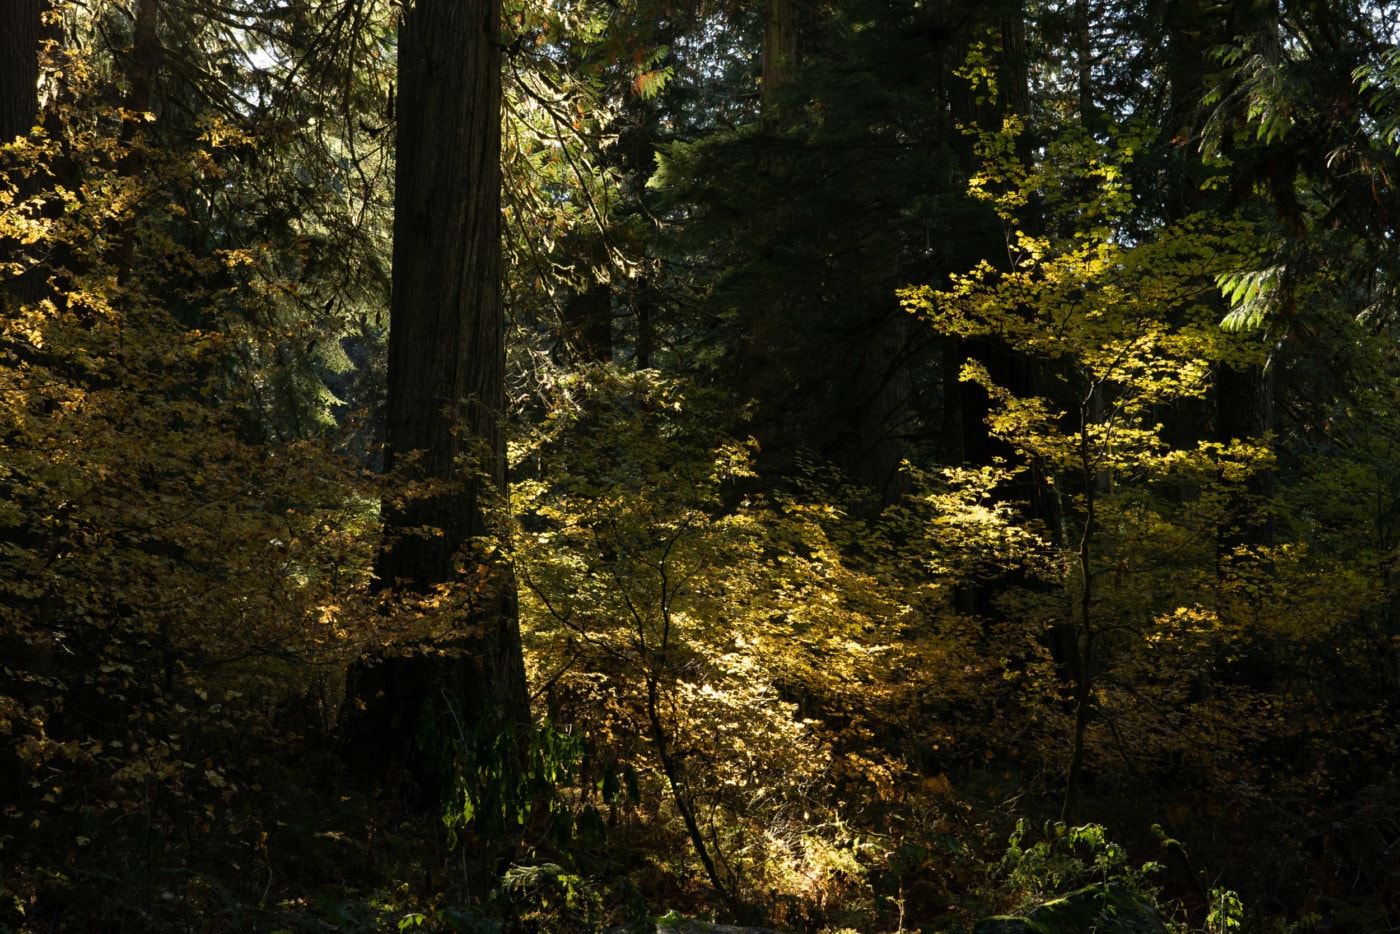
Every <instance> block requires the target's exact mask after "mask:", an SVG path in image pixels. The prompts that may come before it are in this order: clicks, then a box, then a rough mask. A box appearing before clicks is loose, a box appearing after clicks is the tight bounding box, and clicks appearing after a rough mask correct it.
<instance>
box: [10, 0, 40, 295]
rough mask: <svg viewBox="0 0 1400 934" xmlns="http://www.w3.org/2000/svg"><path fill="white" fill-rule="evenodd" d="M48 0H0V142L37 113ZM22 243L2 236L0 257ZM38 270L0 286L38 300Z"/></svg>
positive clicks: (28, 182) (28, 190) (16, 253)
mask: <svg viewBox="0 0 1400 934" xmlns="http://www.w3.org/2000/svg"><path fill="white" fill-rule="evenodd" d="M48 8H49V4H48V0H5V2H3V3H0V143H9V142H13V141H14V140H15V138H16V137H24V136H28V135H29V131H30V130H31V129H33V128H34V124H35V122H36V121H37V119H38V117H39V47H40V44H41V43H42V42H43V40H44V35H45V33H44V24H43V17H44V12H45V11H46V10H48ZM16 168H18V169H21V172H22V170H23V166H16V165H14V164H12V163H10V161H9V160H8V159H6V160H3V161H0V175H3V174H8V173H9V172H11V171H12V170H14V169H16ZM8 181H9V182H10V183H11V184H14V185H15V186H16V187H17V188H18V192H17V196H18V198H21V199H22V198H27V197H29V196H31V195H33V194H34V193H35V191H36V190H37V187H36V185H35V179H34V177H33V176H32V175H31V176H28V177H24V176H23V175H22V174H21V175H20V177H13V178H10V179H9V180H8ZM22 253H23V247H22V246H21V244H20V243H18V242H17V241H14V240H8V239H0V260H3V261H7V262H8V261H11V260H16V259H21V258H22ZM43 286H44V282H43V276H42V274H41V273H40V271H39V270H33V271H29V272H26V273H24V274H22V275H20V276H17V277H15V278H12V279H9V280H8V281H5V282H4V284H3V289H4V291H5V292H8V293H9V295H10V296H11V297H13V298H14V299H15V300H16V301H17V302H20V303H28V302H35V301H38V300H39V298H41V297H42V296H43V292H44V288H43Z"/></svg>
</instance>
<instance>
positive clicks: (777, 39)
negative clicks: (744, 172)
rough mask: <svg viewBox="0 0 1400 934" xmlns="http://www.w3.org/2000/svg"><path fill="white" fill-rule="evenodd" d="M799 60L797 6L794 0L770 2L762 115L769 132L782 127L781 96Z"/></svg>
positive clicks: (766, 10) (765, 26)
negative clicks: (779, 96)
mask: <svg viewBox="0 0 1400 934" xmlns="http://www.w3.org/2000/svg"><path fill="white" fill-rule="evenodd" d="M796 60H797V6H796V3H795V2H794V0H767V2H766V4H765V8H764V21H763V85H762V87H760V88H759V111H760V113H761V114H762V119H763V125H764V127H765V128H766V129H769V130H775V129H778V128H779V127H780V126H781V124H782V116H781V114H780V113H779V111H780V109H781V108H780V107H779V105H778V93H779V92H780V91H781V90H782V87H783V85H784V84H786V83H787V80H788V76H789V74H790V73H791V70H792V65H793V63H794V62H795V61H796Z"/></svg>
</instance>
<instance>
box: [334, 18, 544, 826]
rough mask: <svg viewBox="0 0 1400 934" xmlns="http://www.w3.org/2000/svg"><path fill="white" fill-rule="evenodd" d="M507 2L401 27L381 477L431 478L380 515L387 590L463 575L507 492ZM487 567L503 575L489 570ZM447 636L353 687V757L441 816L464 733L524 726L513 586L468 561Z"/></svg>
mask: <svg viewBox="0 0 1400 934" xmlns="http://www.w3.org/2000/svg"><path fill="white" fill-rule="evenodd" d="M499 14H500V9H499V3H498V0H418V2H416V3H413V4H408V5H406V6H405V9H404V14H403V22H402V26H401V27H400V33H399V125H398V143H397V174H396V185H397V188H396V191H395V216H394V255H393V291H392V298H391V310H390V315H391V316H390V328H391V330H390V337H389V374H388V382H389V386H388V411H387V447H386V451H385V466H386V469H387V470H389V471H395V472H397V473H398V474H399V475H400V476H402V477H404V478H406V479H409V480H417V481H425V482H429V483H432V484H434V485H435V486H434V489H433V491H432V492H431V493H430V494H428V495H419V496H415V497H411V498H406V499H403V498H390V499H389V500H386V502H385V504H384V545H383V548H382V550H381V552H380V554H379V558H378V561H377V562H376V567H375V571H376V574H377V575H378V578H379V585H380V587H382V588H384V589H385V590H388V591H390V592H399V593H405V592H406V593H420V594H427V593H431V592H433V591H434V590H436V589H437V588H438V587H440V586H442V585H445V584H449V583H452V582H454V581H456V580H457V579H458V578H459V577H460V576H461V575H460V574H459V572H458V570H457V565H458V563H459V558H460V557H461V554H462V552H463V551H464V550H465V549H469V548H471V547H472V544H473V542H474V541H476V540H478V539H479V538H481V537H483V536H488V535H489V534H491V529H490V528H489V527H488V515H489V513H490V511H491V510H492V509H493V508H495V507H497V506H499V505H501V503H502V501H503V498H504V493H505V482H506V480H505V477H506V473H505V431H504V427H505V426H504V424H503V420H504V412H505V326H504V316H503V310H502V296H501V238H500V214H501V168H500V154H501V132H500V131H501V124H500V112H501V79H500V44H499V41H498V24H499ZM493 565H494V566H493ZM468 567H469V568H471V569H472V572H471V573H472V574H474V575H476V574H480V575H481V579H480V580H475V579H474V580H473V582H471V586H470V587H469V588H467V589H469V590H471V591H473V592H475V595H474V597H473V598H472V599H471V600H469V601H466V603H467V606H465V607H464V608H463V609H461V610H460V611H459V612H460V613H461V615H462V617H463V618H461V619H459V620H457V621H456V625H455V626H454V627H453V628H454V632H453V633H452V634H450V635H448V636H446V637H444V638H442V639H440V640H439V641H436V642H434V643H432V644H431V645H416V646H409V647H406V648H407V650H408V651H407V654H404V653H402V652H401V653H387V654H386V655H384V656H379V657H375V658H369V659H365V660H362V661H361V662H360V663H359V664H357V665H356V666H355V668H354V670H352V671H351V673H350V677H349V680H348V684H347V702H346V712H347V717H346V723H345V728H346V731H347V734H348V735H347V756H348V759H349V761H350V763H351V765H352V767H355V768H357V769H359V770H360V771H361V772H362V774H365V775H366V777H367V778H369V779H370V780H371V781H372V782H374V783H377V784H379V785H380V786H381V787H383V786H384V785H385V784H386V783H388V782H390V780H391V779H392V781H393V783H394V784H396V785H397V786H398V790H400V791H403V792H404V793H406V795H407V796H408V797H410V798H416V799H417V800H418V801H419V802H420V803H422V804H425V805H433V804H436V803H437V802H438V800H441V798H442V796H443V795H444V794H445V793H446V792H447V791H450V788H448V787H447V786H446V784H445V781H446V776H445V774H444V772H443V771H442V770H441V769H440V768H439V766H440V763H439V762H438V761H437V757H438V755H439V753H440V752H441V750H442V747H443V743H445V742H446V741H447V740H449V739H451V738H452V737H453V736H454V735H455V734H456V731H458V730H459V729H460V730H466V731H474V730H478V729H479V728H480V724H482V723H483V722H484V721H485V722H494V723H498V724H499V726H500V728H501V729H515V728H523V727H524V725H525V724H527V723H528V719H529V713H528V702H527V699H526V694H525V673H524V664H523V662H522V658H521V649H520V634H519V625H518V621H517V618H516V604H515V582H514V580H513V578H512V577H511V575H510V572H509V569H508V568H507V567H505V566H504V565H501V564H500V563H499V562H492V561H490V560H487V559H484V558H483V559H480V560H478V558H475V557H471V558H469V563H468Z"/></svg>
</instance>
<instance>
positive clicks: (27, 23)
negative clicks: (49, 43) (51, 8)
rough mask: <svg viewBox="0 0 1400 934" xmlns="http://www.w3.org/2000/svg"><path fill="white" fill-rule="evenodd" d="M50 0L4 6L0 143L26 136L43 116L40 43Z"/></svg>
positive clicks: (0, 12)
mask: <svg viewBox="0 0 1400 934" xmlns="http://www.w3.org/2000/svg"><path fill="white" fill-rule="evenodd" d="M46 9H48V3H47V2H46V0H5V2H4V3H0V142H4V143H8V142H10V141H11V140H13V139H14V138H15V137H16V136H26V135H28V133H29V130H30V128H32V127H33V126H34V119H35V117H36V116H37V115H38V113H39V43H40V41H41V40H42V38H43V15H44V11H45V10H46Z"/></svg>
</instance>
